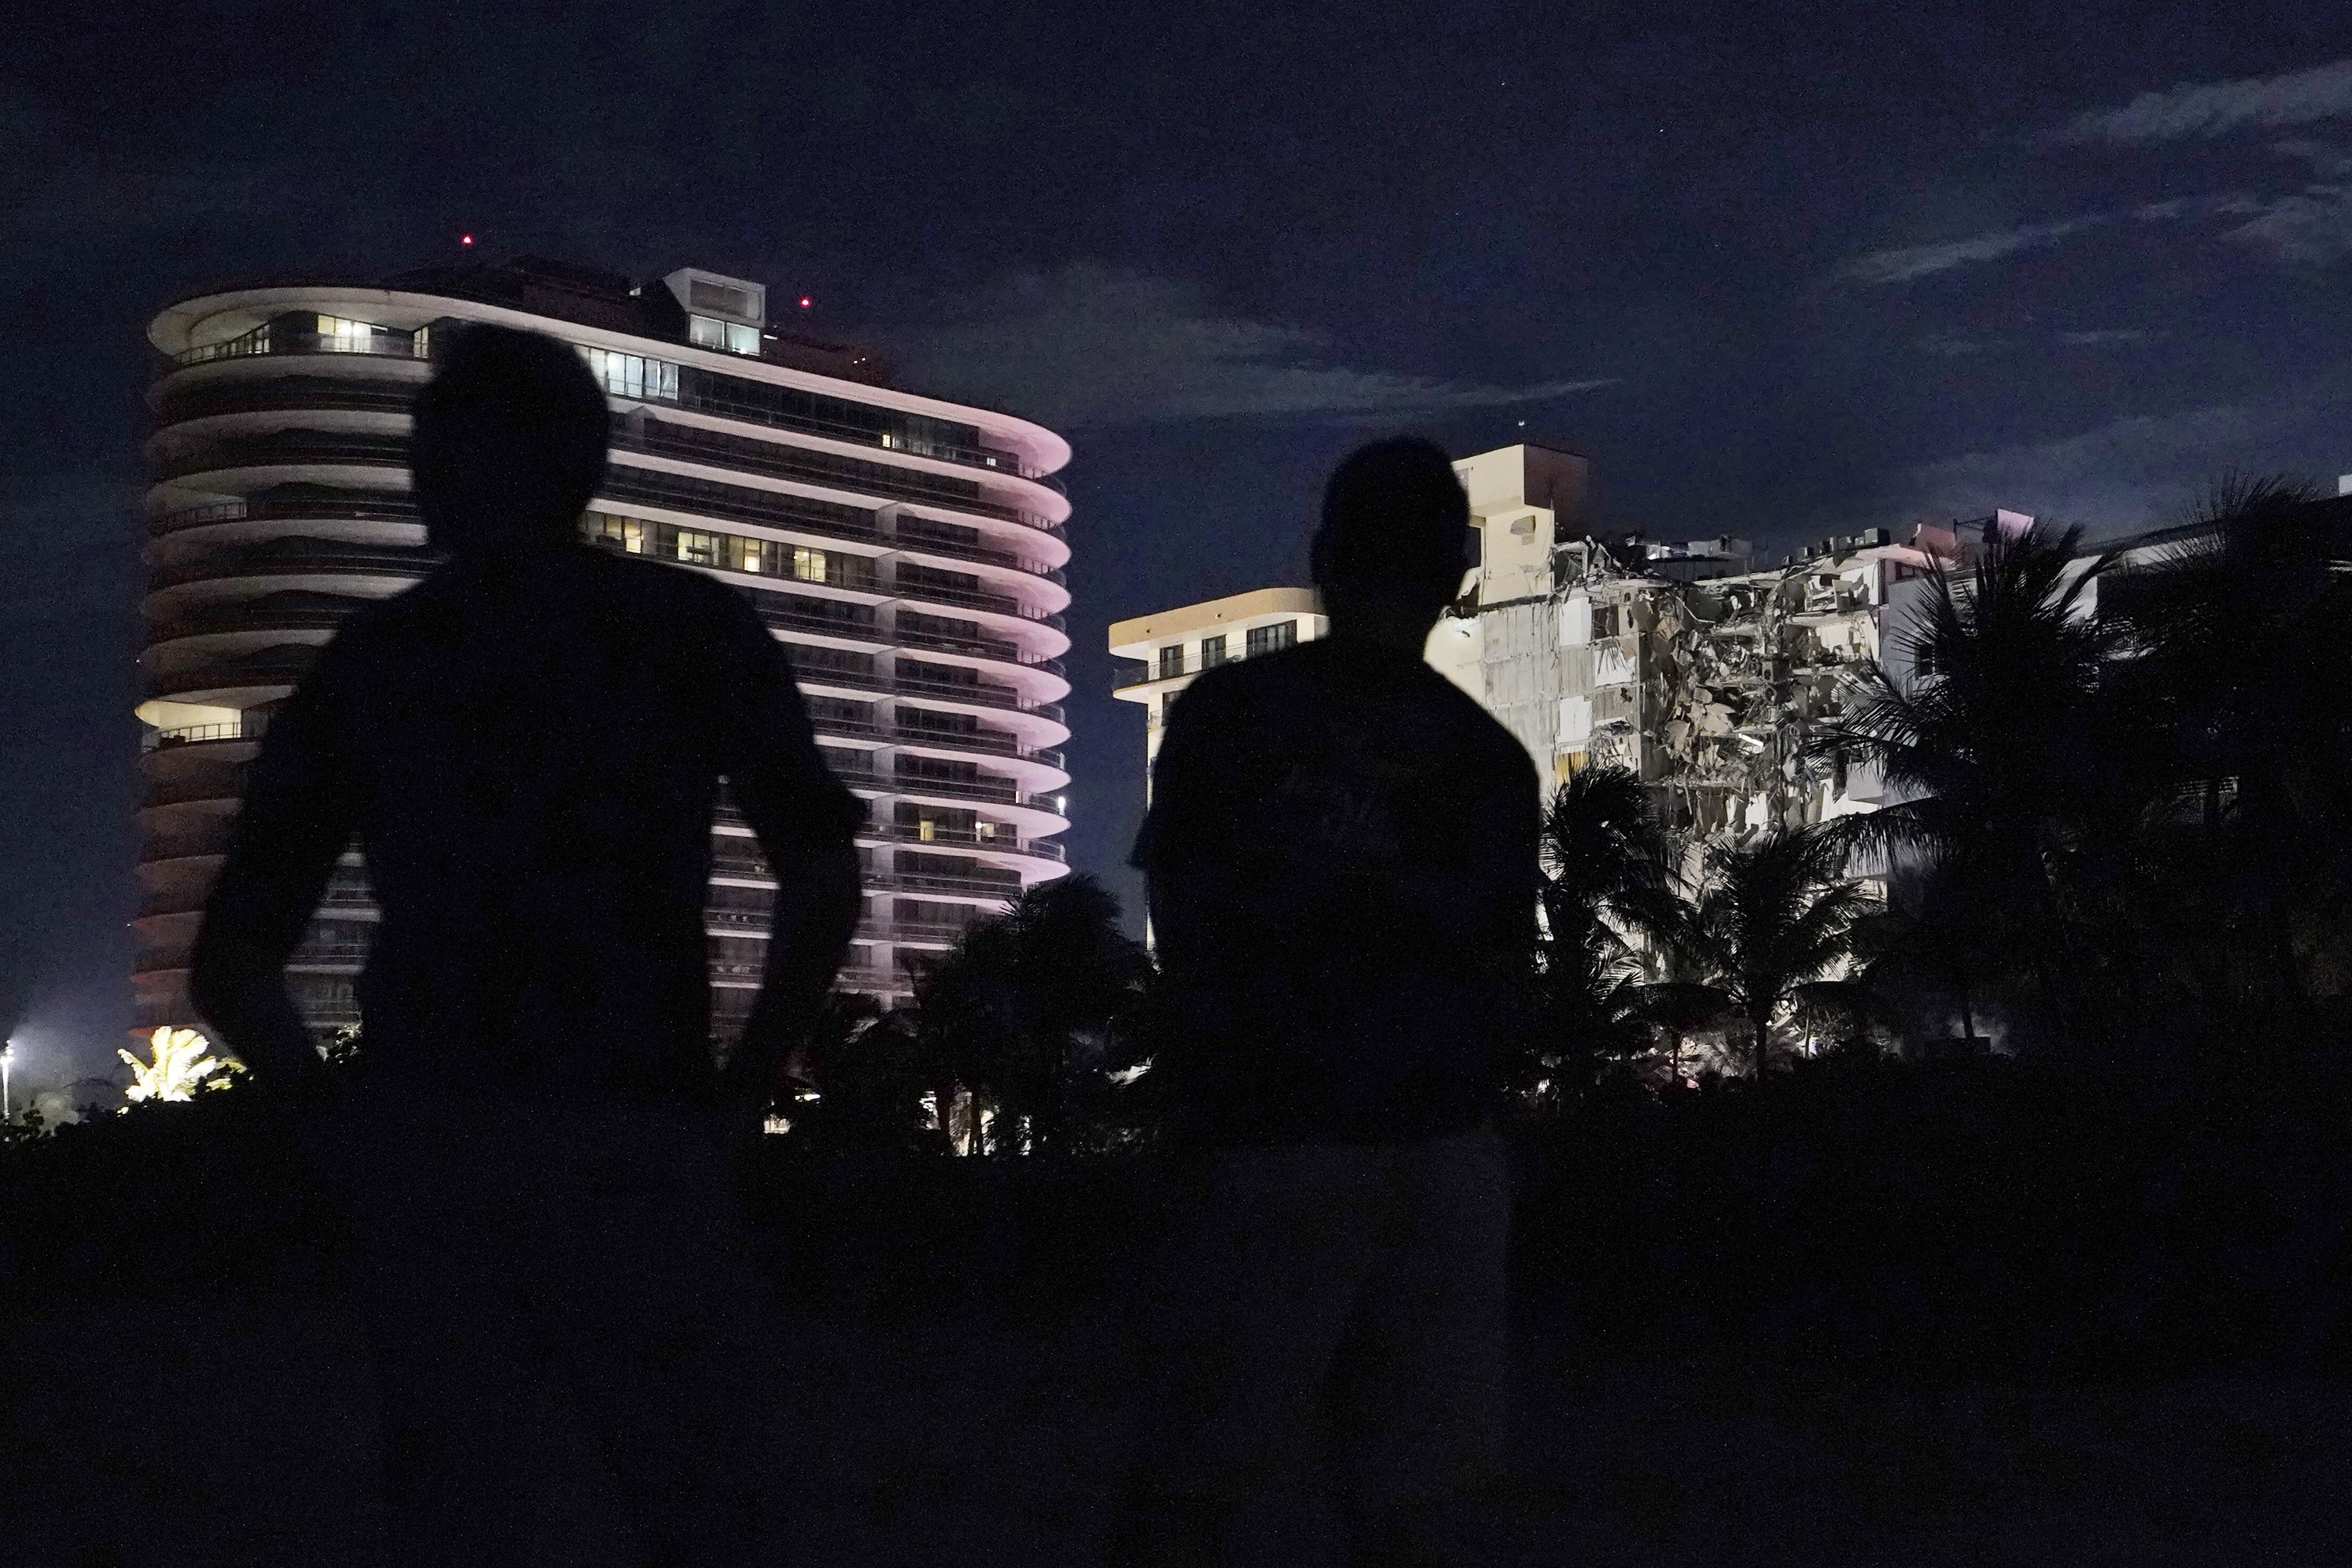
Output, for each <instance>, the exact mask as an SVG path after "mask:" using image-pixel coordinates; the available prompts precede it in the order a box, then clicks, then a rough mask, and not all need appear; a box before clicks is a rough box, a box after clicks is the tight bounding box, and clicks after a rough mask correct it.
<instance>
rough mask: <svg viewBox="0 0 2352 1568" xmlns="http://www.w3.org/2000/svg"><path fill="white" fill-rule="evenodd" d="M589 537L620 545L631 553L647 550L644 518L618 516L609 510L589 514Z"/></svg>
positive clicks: (638, 553)
mask: <svg viewBox="0 0 2352 1568" xmlns="http://www.w3.org/2000/svg"><path fill="white" fill-rule="evenodd" d="M588 537H589V538H590V539H591V540H602V541H604V542H607V543H609V544H614V545H617V546H619V547H620V548H621V549H623V550H625V551H626V552H628V553H630V554H631V555H643V554H644V553H645V552H646V524H645V520H644V519H643V518H636V517H617V516H615V515H614V514H613V513H611V512H609V511H592V512H590V513H589V514H588Z"/></svg>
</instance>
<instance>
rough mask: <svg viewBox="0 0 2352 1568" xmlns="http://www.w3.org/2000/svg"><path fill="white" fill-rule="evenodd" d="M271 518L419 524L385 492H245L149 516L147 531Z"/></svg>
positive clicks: (409, 506)
mask: <svg viewBox="0 0 2352 1568" xmlns="http://www.w3.org/2000/svg"><path fill="white" fill-rule="evenodd" d="M248 519H250V520H254V521H268V520H273V519H287V520H299V521H305V522H308V521H321V522H336V521H386V522H412V523H416V524H418V525H420V526H421V525H422V524H423V522H424V520H423V519H422V518H420V517H418V516H417V515H416V508H415V505H414V504H413V503H412V502H409V501H407V500H401V499H399V498H397V497H394V496H391V495H386V496H385V497H383V499H382V500H374V499H372V498H369V497H367V496H365V495H363V494H352V493H348V492H347V493H346V494H344V495H341V496H322V497H320V498H318V499H316V500H307V499H296V498H292V497H278V496H249V497H247V499H245V500H232V501H215V502H214V503H212V504H211V505H208V506H189V507H182V508H180V509H179V510H176V511H167V512H164V513H163V514H162V515H160V516H157V517H154V518H152V519H150V520H149V521H148V523H147V531H148V532H149V533H151V534H153V535H155V536H157V537H159V538H160V537H162V536H163V535H164V534H167V533H177V532H178V531H181V530H182V529H184V528H204V527H206V526H208V525H210V524H213V523H216V522H243V521H247V520H248Z"/></svg>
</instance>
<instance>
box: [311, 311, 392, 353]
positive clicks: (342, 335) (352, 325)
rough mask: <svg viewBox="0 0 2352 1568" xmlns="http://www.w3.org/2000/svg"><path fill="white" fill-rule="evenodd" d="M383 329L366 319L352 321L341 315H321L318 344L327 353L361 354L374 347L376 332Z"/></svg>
mask: <svg viewBox="0 0 2352 1568" xmlns="http://www.w3.org/2000/svg"><path fill="white" fill-rule="evenodd" d="M381 331H383V328H381V327H378V326H375V325H373V323H370V322H367V321H352V320H350V319H349V318H348V317H343V316H321V317H320V318H319V346H320V348H321V349H324V350H325V351H326V352H327V353H339V354H363V353H367V352H368V351H370V350H371V349H373V348H374V347H375V340H376V334H377V333H378V332H381ZM386 335H387V336H389V335H390V334H388V333H387V334H386Z"/></svg>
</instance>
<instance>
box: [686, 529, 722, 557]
mask: <svg viewBox="0 0 2352 1568" xmlns="http://www.w3.org/2000/svg"><path fill="white" fill-rule="evenodd" d="M677 558H678V559H679V560H680V561H688V562H691V563H694V564H695V565H698V566H715V565H717V564H718V563H719V537H718V535H716V534H711V533H701V532H698V531H695V530H693V529H690V528H681V529H679V530H678V531H677Z"/></svg>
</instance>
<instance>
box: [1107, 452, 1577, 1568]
mask: <svg viewBox="0 0 2352 1568" xmlns="http://www.w3.org/2000/svg"><path fill="white" fill-rule="evenodd" d="M1467 522H1468V510H1467V503H1466V501H1465V498H1464V495H1463V491H1462V488H1461V485H1460V483H1459V482H1458V481H1457V480H1456V479H1455V478H1454V472H1453V468H1452V466H1451V465H1450V464H1449V463H1448V461H1447V460H1446V458H1445V455H1444V452H1442V451H1441V450H1439V449H1438V448H1437V447H1434V446H1432V445H1431V444H1429V443H1428V442H1425V441H1417V440H1405V439H1400V440H1391V441H1382V442H1379V443H1376V444H1374V445H1372V446H1370V447H1365V448H1363V449H1362V450H1360V451H1359V452H1357V453H1356V454H1355V455H1354V456H1352V457H1350V458H1349V459H1348V460H1347V461H1346V462H1345V463H1344V464H1342V465H1341V466H1340V468H1339V470H1338V472H1337V473H1335V474H1334V475H1333V477H1332V479H1331V482H1330V486H1329V489H1328V491H1327V492H1326V495H1325V499H1324V505H1323V521H1322V527H1321V528H1320V530H1319V531H1318V532H1317V533H1316V535H1315V541H1314V551H1313V567H1314V574H1315V580H1316V584H1317V585H1318V587H1319V588H1320V590H1321V592H1322V596H1323V602H1324V606H1325V609H1326V611H1327V613H1328V616H1329V617H1330V635H1329V636H1328V638H1326V639H1324V640H1319V641H1310V642H1306V643H1301V644H1298V645H1297V646H1296V647H1290V648H1286V649H1284V650H1282V651H1279V652H1276V653H1271V654H1266V655H1263V656H1257V657H1253V658H1248V659H1245V660H1243V661H1241V662H1238V663H1234V664H1229V665H1226V666H1223V667H1222V668H1216V669H1212V670H1209V671H1207V672H1205V673H1203V674H1202V676H1201V677H1200V678H1199V679H1196V680H1195V681H1194V682H1193V683H1192V687H1191V688H1190V689H1188V690H1186V691H1185V692H1184V694H1183V695H1182V696H1181V698H1180V699H1179V700H1177V702H1176V703H1175V705H1174V707H1173V709H1172V710H1171V712H1170V714H1169V718H1168V728H1167V732H1166V734H1165V736H1164V738H1163V740H1162V742H1161V745H1160V756H1159V761H1158V763H1157V764H1156V767H1155V769H1154V772H1153V775H1152V804H1151V811H1150V816H1149V818H1148V819H1147V821H1146V823H1145V825H1144V828H1143V832H1142V835H1141V837H1139V840H1138V842H1137V845H1136V852H1135V863H1136V864H1137V865H1139V866H1140V867H1141V868H1143V869H1144V871H1145V872H1146V874H1147V876H1148V879H1149V887H1150V907H1151V916H1152V922H1153V928H1154V931H1155V932H1156V934H1157V938H1158V943H1159V956H1160V963H1161V965H1162V967H1163V970H1164V973H1165V977H1166V980H1167V984H1168V990H1169V993H1170V994H1171V998H1172V1005H1173V1007H1174V1009H1175V1013H1174V1032H1173V1036H1172V1037H1171V1045H1170V1046H1169V1047H1168V1050H1167V1053H1166V1056H1167V1059H1166V1060H1165V1061H1164V1062H1163V1063H1162V1064H1161V1067H1162V1069H1163V1070H1166V1071H1169V1072H1171V1073H1172V1074H1173V1075H1175V1079H1176V1081H1175V1085H1174V1089H1175V1093H1176V1095H1177V1097H1178V1099H1179V1100H1180V1101H1181V1103H1182V1104H1183V1105H1184V1106H1185V1107H1186V1111H1185V1118H1186V1122H1187V1124H1188V1127H1189V1131H1190V1132H1191V1134H1192V1140H1193V1142H1194V1143H1195V1144H1196V1146H1197V1147H1198V1148H1199V1149H1200V1151H1201V1152H1202V1159H1201V1161H1200V1162H1199V1170H1198V1172H1197V1185H1195V1186H1194V1187H1193V1188H1192V1194H1191V1196H1192V1202H1191V1203H1190V1205H1188V1209H1189V1212H1188V1215H1187V1216H1186V1220H1185V1228H1186V1231H1187V1233H1188V1234H1187V1235H1186V1236H1185V1237H1183V1238H1182V1241H1181V1245H1180V1246H1179V1247H1177V1248H1176V1249H1175V1254H1174V1255H1175V1257H1176V1258H1177V1260H1178V1261H1177V1267H1176V1268H1175V1270H1174V1280H1175V1283H1174V1284H1173V1286H1172V1298H1173V1299H1172V1303H1171V1307H1172V1310H1171V1323H1170V1327H1169V1329H1168V1331H1167V1335H1166V1342H1167V1344H1168V1346H1169V1351H1168V1353H1167V1354H1166V1355H1165V1356H1164V1357H1163V1360H1162V1366H1161V1371H1160V1377H1159V1379H1158V1386H1157V1397H1156V1399H1155V1401H1154V1405H1155V1408H1154V1410H1153V1411H1152V1412H1150V1418H1151V1420H1152V1421H1153V1423H1154V1425H1155V1426H1156V1427H1157V1428H1158V1430H1157V1431H1156V1432H1155V1433H1153V1434H1152V1435H1151V1436H1150V1437H1149V1438H1148V1439H1147V1443H1146V1448H1145V1451H1146V1455H1147V1462H1146V1470H1147V1473H1148V1475H1149V1482H1148V1484H1147V1487H1146V1495H1147V1498H1148V1500H1149V1501H1148V1503H1147V1506H1146V1508H1145V1509H1144V1510H1142V1513H1143V1519H1142V1521H1141V1524H1140V1526H1139V1530H1138V1531H1137V1542H1136V1544H1137V1545H1138V1548H1139V1555H1140V1556H1141V1557H1143V1558H1144V1559H1145V1560H1160V1559H1168V1560H1174V1561H1210V1562H1216V1563H1225V1562H1249V1563H1261V1562H1264V1563H1275V1562H1289V1561H1296V1560H1297V1559H1298V1557H1299V1556H1300V1554H1301V1553H1302V1552H1303V1550H1304V1548H1303V1545H1302V1543H1301V1542H1299V1541H1297V1539H1296V1537H1295V1534H1294V1532H1295V1531H1297V1530H1298V1529H1300V1528H1302V1521H1304V1520H1307V1519H1311V1518H1312V1510H1310V1509H1309V1508H1308V1507H1307V1504H1308V1502H1309V1499H1310V1497H1311V1496H1312V1495H1313V1494H1316V1493H1318V1492H1321V1491H1323V1490H1324V1489H1325V1488H1324V1486H1323V1484H1322V1483H1323V1482H1324V1480H1325V1479H1332V1480H1336V1481H1337V1483H1338V1486H1339V1503H1340V1509H1339V1513H1340V1515H1341V1517H1342V1518H1344V1519H1345V1521H1346V1522H1347V1523H1348V1525H1349V1531H1350V1535H1351V1538H1352V1540H1353V1542H1354V1547H1355V1550H1356V1551H1357V1552H1358V1553H1359V1554H1360V1556H1362V1557H1363V1558H1364V1560H1368V1561H1391V1560H1395V1561H1412V1562H1422V1561H1436V1562H1444V1561H1450V1560H1452V1559H1451V1557H1450V1555H1449V1550H1450V1538H1451V1537H1452V1536H1453V1535H1454V1533H1455V1532H1456V1531H1458V1528H1459V1525H1460V1522H1461V1520H1460V1516H1462V1515H1464V1514H1465V1513H1466V1512H1467V1511H1469V1510H1470V1509H1471V1508H1472V1506H1473V1505H1472V1501H1471V1500H1472V1499H1474V1498H1475V1496H1476V1495H1477V1493H1478V1491H1479V1489H1481V1488H1482V1487H1484V1486H1485V1485H1486V1484H1487V1483H1490V1482H1491V1481H1493V1480H1494V1479H1496V1474H1497V1469H1498V1466H1499V1460H1500V1447H1501V1440H1502V1426H1501V1423H1502V1419H1503V1409H1504V1401H1505V1384H1506V1376H1505V1373H1506V1367H1505V1332H1504V1330H1505V1299H1504V1263H1505V1242H1506V1237H1507V1222H1508V1194H1507V1171H1506V1164H1505V1159H1504V1152H1503V1148H1502V1146H1501V1143H1500V1141H1499V1140H1498V1139H1497V1137H1496V1135H1495V1133H1494V1132H1493V1131H1492V1127H1491V1123H1492V1119H1493V1115H1494V1111H1495V1109H1496V1105H1495V1100H1496V1092H1497V1091H1496V1081H1497V1078H1498V1067H1499V1058H1500V1053H1501V1049H1502V1047H1503V1045H1504V1043H1505V1041H1506V1039H1507V1037H1508V1035H1509V1033H1510V1031H1511V1030H1512V1029H1513V1028H1514V1027H1515V1026H1516V1022H1517V1006H1518V998H1520V997H1521V996H1522V995H1523V994H1524V987H1523V979H1524V971H1525V968H1526V966H1527V964H1528V958H1529V955H1530V954H1531V952H1532V951H1533V944H1534V936H1535V931H1534V920H1535V910H1536V896H1537V889H1538V868H1537V858H1536V857H1537V816H1538V795H1537V784H1536V777H1535V770H1534V766H1533V764H1532V763H1530V762H1529V761H1528V754H1527V752H1525V751H1523V750H1522V749H1521V748H1520V746H1519V744H1518V742H1517V741H1515V740H1513V739H1512V737H1511V735H1510V733H1509V732H1508V731H1506V730H1505V729H1504V728H1503V727H1502V726H1501V725H1500V724H1498V723H1496V721H1494V719H1492V718H1491V717H1489V716H1488V715H1487V714H1486V712H1485V711H1484V710H1481V709H1480V708H1479V706H1478V705H1477V704H1476V703H1475V702H1474V701H1473V700H1471V699H1470V698H1468V697H1467V696H1465V695H1464V694H1463V693H1462V692H1461V691H1460V690H1459V689H1456V688H1455V687H1454V686H1453V685H1452V684H1451V683H1449V682H1448V681H1447V680H1446V679H1444V677H1442V676H1440V675H1439V674H1437V673H1436V672H1435V671H1434V670H1433V669H1431V668H1429V667H1428V666H1427V665H1426V664H1424V663H1423V660H1422V647H1423V641H1424V639H1425V638H1426V637H1427V636H1428V634H1429V630H1430V628H1431V626H1433V624H1434V623H1435V621H1436V619H1437V617H1438V616H1439V614H1440V613H1441V611H1442V610H1443V609H1444V605H1446V604H1447V603H1448V602H1449V601H1451V600H1452V599H1454V597H1455V595H1457V594H1458V593H1459V592H1460V590H1461V584H1462V577H1463V573H1464V570H1465V555H1464V544H1465V539H1466V536H1467V528H1466V525H1467ZM1327 1435H1330V1436H1337V1437H1338V1439H1339V1443H1338V1458H1339V1466H1338V1469H1337V1473H1336V1475H1333V1476H1329V1477H1328V1478H1327V1477H1325V1476H1323V1475H1319V1474H1318V1470H1319V1468H1320V1467H1319V1466H1318V1450H1319V1449H1320V1448H1321V1447H1323V1445H1324V1442H1325V1438H1326V1436H1327ZM1398 1553H1402V1556H1398V1555H1397V1554H1398ZM1383 1554H1385V1555H1383Z"/></svg>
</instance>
